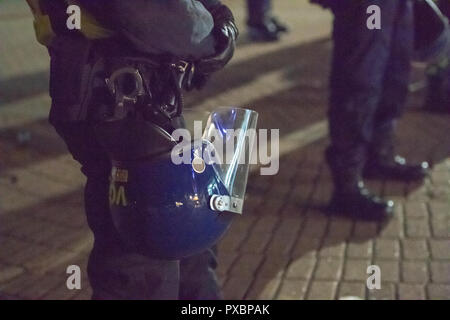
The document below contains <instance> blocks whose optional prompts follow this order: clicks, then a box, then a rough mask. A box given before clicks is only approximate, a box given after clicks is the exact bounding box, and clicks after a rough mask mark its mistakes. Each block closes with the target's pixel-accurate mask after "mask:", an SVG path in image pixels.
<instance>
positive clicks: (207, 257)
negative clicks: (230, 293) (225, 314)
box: [180, 248, 223, 300]
mask: <svg viewBox="0 0 450 320" xmlns="http://www.w3.org/2000/svg"><path fill="white" fill-rule="evenodd" d="M216 267H217V257H216V248H213V249H210V250H207V251H205V252H203V253H201V254H198V255H195V256H192V257H189V258H186V259H183V260H181V261H180V299H182V300H192V299H194V300H220V299H223V297H222V293H221V290H220V286H219V284H218V281H217V277H216V273H215V269H216Z"/></svg>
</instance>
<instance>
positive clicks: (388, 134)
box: [363, 128, 430, 181]
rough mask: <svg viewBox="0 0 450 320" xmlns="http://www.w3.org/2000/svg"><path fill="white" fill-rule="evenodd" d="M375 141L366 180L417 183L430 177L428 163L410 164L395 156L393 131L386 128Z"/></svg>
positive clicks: (368, 159) (366, 168)
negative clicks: (392, 180)
mask: <svg viewBox="0 0 450 320" xmlns="http://www.w3.org/2000/svg"><path fill="white" fill-rule="evenodd" d="M375 139H376V140H375V142H374V143H373V145H372V147H371V150H370V151H369V154H368V158H367V161H366V165H365V167H364V173H363V175H364V177H365V178H369V179H376V178H381V179H394V180H402V181H416V180H422V179H424V178H425V177H426V176H427V175H428V173H429V167H430V165H429V164H428V162H426V161H424V162H421V163H418V164H408V163H407V162H406V159H405V158H403V157H401V156H398V155H395V154H394V146H393V140H394V139H393V130H391V129H388V128H386V131H385V132H384V133H383V134H379V135H378V136H376V138H375Z"/></svg>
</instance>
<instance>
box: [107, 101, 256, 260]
mask: <svg viewBox="0 0 450 320" xmlns="http://www.w3.org/2000/svg"><path fill="white" fill-rule="evenodd" d="M257 118H258V114H257V113H256V112H254V111H251V110H247V109H239V108H220V109H218V110H216V111H214V112H212V113H211V114H210V116H209V119H208V122H207V125H206V128H205V130H204V133H203V136H202V137H200V139H197V140H195V141H193V142H192V143H191V141H183V142H182V143H177V142H175V141H176V140H177V141H178V139H174V136H176V135H177V134H178V130H180V129H178V130H176V131H175V132H174V133H173V135H170V134H168V133H167V132H165V131H164V130H162V129H161V128H159V127H156V126H155V125H154V124H150V123H146V124H143V125H145V126H152V127H153V129H155V130H156V131H155V132H159V134H158V138H157V139H154V138H152V139H154V140H159V141H158V144H159V145H164V144H165V148H163V149H161V150H164V151H162V152H159V154H158V155H157V156H152V157H150V158H146V157H139V159H133V160H127V159H126V157H124V156H122V157H121V156H120V152H118V154H119V155H118V156H117V157H116V158H122V159H125V160H113V169H112V178H111V185H110V204H111V213H112V217H113V221H114V224H115V226H116V228H117V230H118V232H119V234H120V236H121V238H122V239H123V241H124V243H125V244H126V245H127V246H128V247H129V248H130V250H134V251H136V252H139V253H141V254H144V255H146V256H149V257H152V258H158V259H180V258H183V257H186V256H189V255H192V254H195V253H199V252H201V251H204V250H206V249H208V248H210V247H211V246H213V245H214V244H216V243H217V241H218V240H219V239H220V237H221V236H222V235H223V234H224V233H225V232H226V230H227V229H228V227H229V226H230V224H231V222H232V220H233V218H234V217H235V216H236V215H239V214H241V213H242V208H243V203H244V195H245V189H246V184H247V177H248V172H249V164H250V163H249V160H250V159H251V151H252V149H253V144H254V138H255V130H256V123H257ZM127 127H128V128H129V126H128V125H127ZM142 138H144V137H142ZM177 138H178V136H177ZM152 144H153V143H150V145H152ZM186 159H187V161H186ZM180 162H181V163H180Z"/></svg>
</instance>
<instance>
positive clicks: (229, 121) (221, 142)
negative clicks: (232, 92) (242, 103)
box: [203, 107, 258, 201]
mask: <svg viewBox="0 0 450 320" xmlns="http://www.w3.org/2000/svg"><path fill="white" fill-rule="evenodd" d="M257 121H258V113H257V112H255V111H253V110H249V109H241V108H233V107H221V108H218V109H216V110H215V111H213V112H212V113H211V114H210V116H209V118H208V121H207V123H206V127H205V130H204V133H203V140H206V141H209V142H210V144H209V145H210V147H209V148H208V149H209V150H208V152H207V153H208V156H207V157H204V160H205V161H206V162H207V163H208V164H211V165H212V166H213V167H214V169H215V170H216V174H217V175H218V176H219V177H220V179H221V180H222V182H223V184H224V185H225V187H226V188H227V190H228V192H229V195H230V196H231V197H232V198H236V199H238V200H241V201H243V199H244V196H245V190H246V187H247V178H248V173H249V167H250V164H251V160H252V151H253V147H254V143H255V140H256V125H257Z"/></svg>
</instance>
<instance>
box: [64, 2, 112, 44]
mask: <svg viewBox="0 0 450 320" xmlns="http://www.w3.org/2000/svg"><path fill="white" fill-rule="evenodd" d="M66 2H67V4H69V5H71V4H73V5H77V6H79V7H80V8H81V30H80V31H81V33H82V34H83V35H84V36H85V37H86V38H88V39H93V40H94V39H105V38H110V37H112V36H113V35H114V32H113V31H111V30H109V29H107V28H105V27H103V26H102V25H101V24H100V23H99V22H98V21H97V19H95V18H94V16H93V15H91V14H90V13H89V12H87V11H86V9H83V6H81V5H79V4H78V2H77V1H74V0H66Z"/></svg>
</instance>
